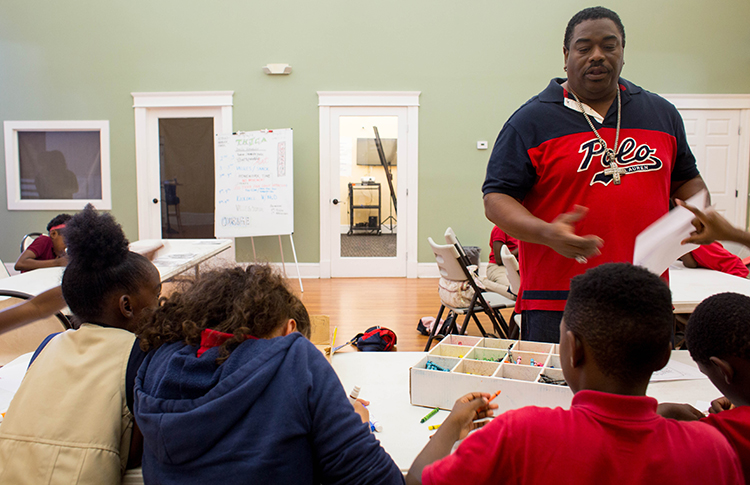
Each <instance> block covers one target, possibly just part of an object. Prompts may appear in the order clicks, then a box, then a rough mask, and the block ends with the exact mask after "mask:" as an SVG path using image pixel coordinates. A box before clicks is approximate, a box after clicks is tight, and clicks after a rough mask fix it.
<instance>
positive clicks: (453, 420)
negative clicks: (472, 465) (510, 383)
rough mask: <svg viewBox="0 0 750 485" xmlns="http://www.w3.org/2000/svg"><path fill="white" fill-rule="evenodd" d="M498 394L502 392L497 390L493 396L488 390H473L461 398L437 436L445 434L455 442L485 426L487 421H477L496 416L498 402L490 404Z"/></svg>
mask: <svg viewBox="0 0 750 485" xmlns="http://www.w3.org/2000/svg"><path fill="white" fill-rule="evenodd" d="M498 394H500V393H499V392H496V393H495V395H494V396H493V395H491V394H489V393H487V392H471V393H469V394H466V395H465V396H463V397H461V398H459V399H458V401H456V404H454V405H453V410H451V413H450V414H449V415H448V417H447V418H446V419H445V421H443V423H442V425H441V426H440V428H439V429H438V431H437V433H435V437H436V438H438V437H441V436H445V437H446V438H447V439H448V440H451V443H454V442H456V441H458V440H462V439H464V438H466V436H467V435H468V434H469V433H470V432H471V431H473V430H475V429H477V428H481V427H482V426H484V425H485V423H486V421H479V422H477V421H478V420H481V419H484V418H488V417H490V416H494V414H495V413H494V412H493V409H497V404H490V401H491V400H492V399H494V397H495V396H497V395H498Z"/></svg>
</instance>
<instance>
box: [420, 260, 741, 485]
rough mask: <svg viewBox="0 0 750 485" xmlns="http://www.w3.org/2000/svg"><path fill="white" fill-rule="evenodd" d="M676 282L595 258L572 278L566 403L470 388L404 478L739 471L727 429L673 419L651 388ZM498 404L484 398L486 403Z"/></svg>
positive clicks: (704, 479) (697, 477) (673, 477)
mask: <svg viewBox="0 0 750 485" xmlns="http://www.w3.org/2000/svg"><path fill="white" fill-rule="evenodd" d="M673 322H674V317H673V315H672V299H671V294H670V291H669V288H668V287H667V286H666V284H665V283H664V282H663V281H662V280H661V279H660V278H659V277H658V276H656V275H654V274H651V273H649V272H648V271H647V270H645V269H643V268H638V267H635V266H632V265H630V264H627V263H610V264H604V265H601V266H598V267H596V268H592V269H589V270H588V271H587V272H586V273H585V274H583V275H579V276H576V277H574V278H573V279H572V280H571V284H570V294H569V296H568V300H567V304H566V307H565V313H564V315H563V319H562V322H561V323H560V361H561V365H562V370H563V374H564V376H565V380H566V381H567V383H568V385H569V386H570V389H571V390H572V391H573V392H574V393H575V396H574V397H573V402H572V404H571V407H570V409H569V410H565V409H562V408H555V409H549V408H540V407H536V406H529V407H525V408H521V409H517V410H513V411H508V412H506V413H503V414H502V415H500V416H498V417H496V418H495V419H494V420H492V421H491V422H489V423H488V424H487V425H486V426H484V427H482V429H479V430H478V431H476V432H475V433H473V434H472V435H470V436H468V438H466V439H465V440H464V441H463V443H461V445H460V446H459V447H458V449H457V450H456V452H455V453H453V454H449V453H450V451H451V447H452V446H453V444H454V443H455V441H457V440H459V439H461V438H464V437H466V435H467V434H468V432H469V431H470V430H472V429H474V428H477V427H479V426H481V424H478V423H476V420H477V419H481V418H484V417H485V416H487V415H491V414H492V408H493V407H496V406H494V405H489V406H488V405H487V403H488V398H489V395H488V394H481V393H474V394H468V395H466V396H464V397H463V398H461V399H459V400H458V401H457V402H456V405H455V406H454V408H453V411H452V412H451V414H450V415H449V416H448V418H447V419H446V420H445V422H444V423H443V424H442V426H441V427H440V429H439V430H438V431H437V433H435V436H433V438H432V439H431V440H430V443H428V444H427V446H426V447H425V448H424V450H422V452H421V453H420V455H419V456H418V457H417V459H416V460H415V461H414V464H412V467H411V469H410V470H409V475H408V476H407V483H411V484H415V483H428V484H443V483H444V484H451V485H452V484H455V483H473V484H483V483H487V484H489V483H493V484H497V483H555V484H600V483H612V482H613V481H617V483H618V484H619V485H624V484H631V483H632V484H636V483H637V484H642V483H712V484H717V483H742V471H741V469H740V464H739V460H738V459H737V455H736V454H735V452H734V450H733V449H732V447H731V446H730V445H729V443H728V442H727V440H726V439H725V438H724V437H723V436H722V435H721V433H719V432H718V431H717V430H716V429H714V428H713V427H711V426H707V425H706V424H704V423H698V422H691V423H682V422H679V421H675V420H671V419H665V418H662V417H660V416H659V415H658V414H656V407H657V403H656V400H654V399H653V398H650V397H647V396H646V395H645V393H646V387H647V386H648V382H649V379H650V377H651V374H652V373H653V372H654V371H656V370H658V369H661V368H662V367H664V366H665V365H666V364H667V362H668V360H669V356H670V337H671V332H672V325H673ZM488 407H489V408H490V409H487V408H488Z"/></svg>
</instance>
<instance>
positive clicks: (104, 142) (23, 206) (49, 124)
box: [3, 120, 112, 211]
mask: <svg viewBox="0 0 750 485" xmlns="http://www.w3.org/2000/svg"><path fill="white" fill-rule="evenodd" d="M3 126H4V132H5V185H6V188H7V196H8V210H56V211H65V210H80V209H83V208H84V206H85V205H86V204H88V203H91V204H93V205H94V206H95V207H96V208H97V209H101V210H111V209H112V187H111V180H110V165H109V121H108V120H88V121H80V120H68V121H5V122H4V123H3ZM19 131H23V132H27V131H61V132H66V131H67V132H75V131H98V132H99V145H100V148H101V170H102V197H101V199H21V177H20V169H19V167H20V157H19V151H18V132H19Z"/></svg>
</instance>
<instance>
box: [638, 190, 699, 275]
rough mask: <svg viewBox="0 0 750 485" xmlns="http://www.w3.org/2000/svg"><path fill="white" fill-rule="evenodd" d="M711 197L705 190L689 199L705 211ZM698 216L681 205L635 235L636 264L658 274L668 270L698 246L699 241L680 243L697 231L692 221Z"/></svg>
mask: <svg viewBox="0 0 750 485" xmlns="http://www.w3.org/2000/svg"><path fill="white" fill-rule="evenodd" d="M707 199H708V197H707V193H706V191H705V190H701V191H700V192H698V193H697V194H695V195H694V196H692V197H691V198H690V199H688V200H687V201H686V202H687V203H688V204H689V205H692V206H694V207H697V208H698V209H700V210H705V209H706V201H707ZM694 218H695V216H694V215H693V213H692V212H690V211H689V210H687V209H685V208H684V207H680V206H677V207H675V208H674V209H672V210H671V211H669V213H668V214H665V215H663V216H662V217H660V218H659V219H658V220H657V221H656V222H654V223H653V224H651V225H650V226H648V227H647V228H646V229H644V230H643V232H641V233H640V234H638V237H636V238H635V250H634V252H633V264H634V265H636V266H643V267H644V268H646V269H647V270H649V271H651V272H652V273H654V274H657V275H661V274H662V273H664V272H665V271H666V270H667V268H669V265H670V264H672V263H674V262H675V261H677V259H678V258H680V257H681V256H682V255H684V254H686V253H689V252H690V251H692V250H693V249H695V248H697V247H698V246H697V245H696V244H680V241H682V240H683V239H685V238H687V237H688V236H690V233H691V232H693V230H695V228H694V227H693V224H692V223H691V221H692V220H693V219H694Z"/></svg>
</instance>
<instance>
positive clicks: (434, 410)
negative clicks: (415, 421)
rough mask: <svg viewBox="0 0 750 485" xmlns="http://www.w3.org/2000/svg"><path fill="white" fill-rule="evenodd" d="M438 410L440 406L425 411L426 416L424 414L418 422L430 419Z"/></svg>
mask: <svg viewBox="0 0 750 485" xmlns="http://www.w3.org/2000/svg"><path fill="white" fill-rule="evenodd" d="M438 411H440V408H435V409H433V410H432V411H430V412H429V413H427V415H426V416H425V417H424V418H422V419H421V421H419V423H420V424H421V423H424V422H425V421H427V420H428V419H430V418H431V417H433V416H435V415H436V414H437V412H438Z"/></svg>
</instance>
